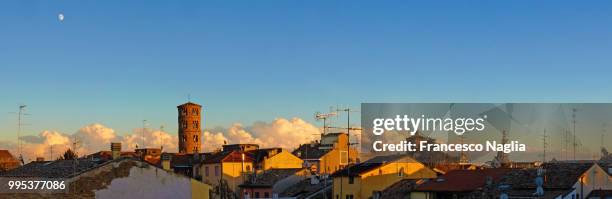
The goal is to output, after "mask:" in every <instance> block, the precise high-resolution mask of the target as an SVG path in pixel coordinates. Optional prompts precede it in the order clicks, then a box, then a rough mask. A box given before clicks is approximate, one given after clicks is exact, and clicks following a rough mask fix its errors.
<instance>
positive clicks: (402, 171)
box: [397, 167, 404, 177]
mask: <svg viewBox="0 0 612 199" xmlns="http://www.w3.org/2000/svg"><path fill="white" fill-rule="evenodd" d="M397 176H399V177H403V176H404V167H400V169H399V171H397Z"/></svg>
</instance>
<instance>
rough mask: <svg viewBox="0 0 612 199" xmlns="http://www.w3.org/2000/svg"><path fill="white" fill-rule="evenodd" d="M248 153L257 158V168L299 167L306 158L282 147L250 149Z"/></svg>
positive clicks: (258, 169)
mask: <svg viewBox="0 0 612 199" xmlns="http://www.w3.org/2000/svg"><path fill="white" fill-rule="evenodd" d="M247 154H248V155H249V156H250V157H251V158H253V159H254V160H255V162H254V163H255V169H256V170H257V171H260V170H270V169H299V168H302V167H303V163H304V160H302V159H300V158H298V157H297V156H295V155H293V154H291V153H290V152H288V151H287V150H285V149H282V148H268V149H257V150H252V151H248V152H247Z"/></svg>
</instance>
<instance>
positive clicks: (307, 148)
mask: <svg viewBox="0 0 612 199" xmlns="http://www.w3.org/2000/svg"><path fill="white" fill-rule="evenodd" d="M319 145H320V144H318V143H316V144H302V145H300V146H299V147H298V148H297V149H295V150H294V151H293V152H292V153H293V155H295V156H297V157H299V158H301V159H303V160H305V159H320V158H321V157H323V156H324V155H325V154H327V152H329V150H322V149H319Z"/></svg>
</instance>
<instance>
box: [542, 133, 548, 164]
mask: <svg viewBox="0 0 612 199" xmlns="http://www.w3.org/2000/svg"><path fill="white" fill-rule="evenodd" d="M547 138H548V136H547V135H546V129H544V135H543V136H542V144H543V147H544V153H543V154H542V159H543V160H542V163H545V162H546V146H547V145H548V143H547V140H546V139H547Z"/></svg>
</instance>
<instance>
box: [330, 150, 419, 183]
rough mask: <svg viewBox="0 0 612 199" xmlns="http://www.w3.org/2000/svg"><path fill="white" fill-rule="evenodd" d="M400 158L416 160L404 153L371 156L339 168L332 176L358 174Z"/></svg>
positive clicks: (409, 160)
mask: <svg viewBox="0 0 612 199" xmlns="http://www.w3.org/2000/svg"><path fill="white" fill-rule="evenodd" d="M400 159H404V161H405V162H417V161H416V160H414V159H412V158H411V157H410V156H408V155H405V154H400V155H388V156H376V157H374V158H371V159H369V160H367V161H365V162H362V163H359V164H355V165H353V166H350V167H346V168H344V169H341V170H339V171H336V172H335V173H334V174H332V176H333V177H336V176H349V175H350V176H359V175H361V174H363V173H365V172H368V171H371V170H373V169H376V168H378V167H381V166H383V165H385V164H388V163H390V162H395V161H398V160H400Z"/></svg>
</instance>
